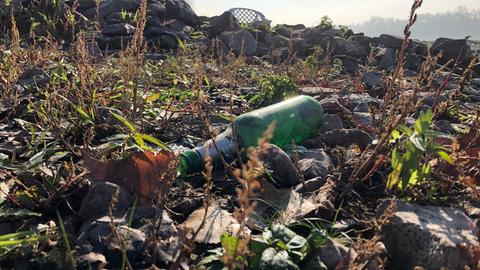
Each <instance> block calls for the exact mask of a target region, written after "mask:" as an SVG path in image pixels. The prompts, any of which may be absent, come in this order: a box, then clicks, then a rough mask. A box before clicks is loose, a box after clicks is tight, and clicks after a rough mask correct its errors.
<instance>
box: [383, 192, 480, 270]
mask: <svg viewBox="0 0 480 270" xmlns="http://www.w3.org/2000/svg"><path fill="white" fill-rule="evenodd" d="M390 203H391V201H389V200H386V201H384V202H383V203H382V204H381V205H380V206H379V208H378V209H377V216H378V217H379V216H381V215H382V213H384V211H385V209H386V208H387V206H388V205H390ZM477 231H478V229H477V228H476V227H475V226H474V225H473V224H472V221H471V220H470V219H469V218H468V217H467V216H466V215H465V214H464V213H463V212H461V211H459V210H457V209H454V208H448V207H436V206H420V205H415V204H409V203H405V202H403V201H397V202H396V209H395V212H394V214H393V217H391V219H390V223H388V224H386V225H384V226H383V227H382V241H383V242H384V243H385V247H386V248H387V251H388V266H389V269H414V268H415V267H416V266H421V267H424V268H425V269H440V268H442V267H445V268H446V269H464V267H465V266H469V267H472V266H473V264H474V262H473V258H472V257H471V255H470V254H468V253H467V252H466V248H465V247H467V246H469V245H472V246H478V245H479V242H478V236H477V235H478V234H477Z"/></svg>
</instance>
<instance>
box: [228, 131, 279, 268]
mask: <svg viewBox="0 0 480 270" xmlns="http://www.w3.org/2000/svg"><path fill="white" fill-rule="evenodd" d="M274 129H275V123H272V124H270V125H269V126H268V128H267V130H266V131H265V132H264V133H263V136H262V138H260V139H259V140H258V149H254V148H252V147H251V148H249V149H248V161H247V163H246V164H244V165H242V167H241V168H239V169H236V170H235V171H234V172H233V175H234V176H235V178H236V179H237V180H238V181H239V182H240V184H241V186H242V188H239V189H237V199H238V201H239V204H240V208H238V209H237V210H236V211H235V212H234V217H235V218H236V219H237V221H238V223H239V224H240V226H239V229H238V232H237V235H236V238H237V244H236V246H235V250H234V252H233V256H231V255H230V254H232V253H231V251H228V250H227V251H226V252H225V254H224V256H223V263H224V264H225V266H227V267H228V269H243V268H244V267H245V265H244V262H242V261H238V260H237V259H236V258H238V257H239V256H240V257H243V258H245V257H247V256H249V255H250V251H249V250H248V244H249V242H250V238H251V235H250V234H249V233H247V230H246V226H247V221H248V219H249V217H250V216H251V214H252V213H253V211H254V210H255V206H256V203H255V202H252V201H251V200H250V198H252V197H253V196H254V194H255V193H256V192H257V191H258V190H259V189H261V184H260V182H259V181H258V180H257V179H258V177H260V176H261V175H262V174H263V168H264V167H263V163H262V161H261V160H260V156H261V155H262V153H265V152H266V149H267V147H268V141H269V140H270V139H271V138H272V136H273V130H274Z"/></svg>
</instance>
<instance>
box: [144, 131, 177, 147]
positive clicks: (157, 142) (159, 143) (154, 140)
mask: <svg viewBox="0 0 480 270" xmlns="http://www.w3.org/2000/svg"><path fill="white" fill-rule="evenodd" d="M138 134H139V135H140V136H141V137H142V139H144V140H145V141H148V142H151V143H153V144H155V145H157V146H159V147H161V148H163V149H165V150H170V147H168V145H167V144H166V143H164V142H162V141H160V140H159V139H157V138H155V137H153V136H150V135H147V134H141V133H138Z"/></svg>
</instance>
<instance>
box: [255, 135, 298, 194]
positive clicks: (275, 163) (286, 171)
mask: <svg viewBox="0 0 480 270" xmlns="http://www.w3.org/2000/svg"><path fill="white" fill-rule="evenodd" d="M260 158H261V160H262V162H263V164H264V165H265V167H266V168H267V170H269V171H270V173H271V176H272V178H273V180H274V181H275V184H277V185H278V186H280V187H286V188H290V187H293V186H295V185H297V184H298V183H299V182H300V174H299V173H298V170H297V168H295V165H293V162H292V160H291V159H290V157H289V156H288V155H287V153H285V152H284V151H283V150H282V149H281V148H279V147H278V146H276V145H273V144H269V145H268V146H267V148H266V149H265V150H264V151H263V152H261V153H260Z"/></svg>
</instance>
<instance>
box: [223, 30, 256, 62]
mask: <svg viewBox="0 0 480 270" xmlns="http://www.w3.org/2000/svg"><path fill="white" fill-rule="evenodd" d="M220 40H221V41H223V43H224V44H226V45H227V46H228V47H229V48H230V50H232V51H233V53H234V54H236V55H244V56H253V55H254V54H255V50H256V49H257V41H256V40H255V38H254V37H253V36H252V34H250V32H248V31H247V30H243V29H242V30H238V31H226V32H223V33H222V34H221V35H220Z"/></svg>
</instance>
